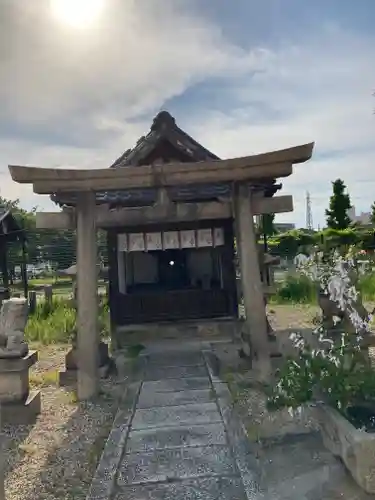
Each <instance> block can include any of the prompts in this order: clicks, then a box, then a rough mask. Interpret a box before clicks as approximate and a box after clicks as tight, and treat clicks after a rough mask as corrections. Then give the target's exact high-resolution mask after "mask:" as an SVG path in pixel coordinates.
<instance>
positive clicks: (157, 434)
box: [126, 423, 227, 453]
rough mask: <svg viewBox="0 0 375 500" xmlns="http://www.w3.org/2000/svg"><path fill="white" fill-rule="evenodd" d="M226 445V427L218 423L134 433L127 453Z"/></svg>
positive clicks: (128, 444) (128, 443)
mask: <svg viewBox="0 0 375 500" xmlns="http://www.w3.org/2000/svg"><path fill="white" fill-rule="evenodd" d="M226 444H227V441H226V435H225V429H224V425H223V424H222V423H216V424H207V425H194V426H189V427H172V428H171V427H167V428H163V429H150V430H144V431H132V432H131V433H130V435H129V437H128V441H127V445H126V451H127V453H134V452H148V451H151V450H155V449H163V448H179V447H184V446H209V445H223V446H224V445H226Z"/></svg>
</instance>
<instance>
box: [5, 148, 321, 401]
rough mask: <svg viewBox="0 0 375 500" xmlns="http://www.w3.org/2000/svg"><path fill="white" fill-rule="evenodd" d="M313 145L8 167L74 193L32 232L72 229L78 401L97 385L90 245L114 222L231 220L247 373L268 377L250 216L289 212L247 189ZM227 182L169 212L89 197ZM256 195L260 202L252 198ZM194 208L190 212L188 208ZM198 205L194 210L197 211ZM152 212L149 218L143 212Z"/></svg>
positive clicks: (36, 184)
mask: <svg viewBox="0 0 375 500" xmlns="http://www.w3.org/2000/svg"><path fill="white" fill-rule="evenodd" d="M313 147H314V143H310V144H305V145H301V146H297V147H292V148H289V149H284V150H279V151H273V152H269V153H264V154H260V155H253V156H245V157H239V158H232V159H228V160H214V161H202V162H194V163H168V164H163V165H160V164H158V165H145V166H136V167H132V166H127V167H126V168H106V169H95V170H76V169H65V168H52V169H51V168H39V167H27V166H16V165H10V166H9V171H10V174H11V176H12V179H13V180H14V181H15V182H18V183H23V184H32V185H33V190H34V193H37V194H54V193H64V192H70V193H75V195H76V199H77V203H76V208H75V212H72V211H70V212H60V213H54V214H52V213H49V214H46V213H40V214H37V225H38V227H44V228H46V227H54V228H69V227H76V229H77V286H78V296H77V302H78V319H77V327H78V335H77V350H78V385H77V392H78V398H79V399H81V400H82V399H88V398H91V397H93V396H95V395H96V394H97V391H98V386H99V377H98V362H97V355H98V353H97V341H98V325H97V267H96V258H97V247H96V245H97V244H96V228H97V227H109V226H111V225H115V224H116V223H118V222H119V219H121V220H122V222H123V221H124V220H126V221H127V223H129V220H130V221H132V220H133V223H137V220H141V219H142V218H143V217H145V212H147V211H148V212H149V215H148V216H149V217H153V218H154V219H160V220H163V221H164V220H166V218H168V217H175V218H177V219H178V220H181V218H182V217H189V213H194V218H197V217H198V218H220V217H222V216H223V214H226V216H227V217H228V216H231V217H233V218H234V219H235V226H236V238H237V245H238V249H239V256H240V266H241V279H242V290H243V295H244V305H245V311H246V322H247V326H248V331H249V332H250V333H251V339H252V347H253V348H254V350H255V352H256V360H255V369H256V371H257V373H258V374H259V378H260V379H262V380H264V379H267V378H268V377H269V375H270V373H271V363H270V358H269V346H268V336H267V318H266V312H265V305H264V296H263V287H262V283H261V278H260V269H259V262H258V252H257V241H256V234H255V230H254V220H253V216H254V215H255V214H259V213H277V212H288V211H291V210H293V202H292V198H291V197H290V196H280V197H275V198H269V199H267V198H264V197H263V198H262V194H263V193H257V192H255V190H254V189H252V185H253V186H255V185H256V184H257V183H259V182H263V181H265V180H272V179H276V178H279V177H287V176H289V175H291V174H292V172H293V164H297V163H303V162H305V161H307V160H309V159H310V158H311V156H312V151H313ZM213 181H214V182H216V183H217V182H226V183H228V182H230V183H232V186H233V189H232V197H231V200H230V202H229V203H228V202H224V203H220V202H203V203H196V204H188V203H181V204H177V205H174V207H172V208H173V209H172V210H171V207H170V206H169V205H168V206H165V205H163V203H161V204H160V205H158V206H155V207H154V208H152V209H150V208H145V207H143V208H140V209H123V210H120V211H118V212H113V211H111V210H110V209H109V208H108V207H96V192H103V191H111V190H121V189H129V188H144V187H153V188H158V189H159V190H160V192H161V196H160V199H163V196H162V193H163V192H165V188H168V187H171V186H182V185H187V184H205V183H209V182H213ZM259 194H260V195H261V197H259ZM188 205H194V207H193V208H194V210H192V211H191V207H189V206H188ZM198 205H199V206H198ZM151 212H152V213H151Z"/></svg>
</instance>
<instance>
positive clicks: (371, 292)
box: [358, 273, 375, 301]
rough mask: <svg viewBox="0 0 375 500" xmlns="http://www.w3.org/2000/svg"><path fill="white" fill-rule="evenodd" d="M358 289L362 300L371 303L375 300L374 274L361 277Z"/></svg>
mask: <svg viewBox="0 0 375 500" xmlns="http://www.w3.org/2000/svg"><path fill="white" fill-rule="evenodd" d="M358 288H359V290H360V291H361V293H362V297H363V299H364V300H369V301H372V300H374V299H375V274H374V273H369V274H366V275H364V276H362V277H361V279H360V280H359V283H358Z"/></svg>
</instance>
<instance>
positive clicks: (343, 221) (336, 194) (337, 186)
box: [326, 179, 352, 229]
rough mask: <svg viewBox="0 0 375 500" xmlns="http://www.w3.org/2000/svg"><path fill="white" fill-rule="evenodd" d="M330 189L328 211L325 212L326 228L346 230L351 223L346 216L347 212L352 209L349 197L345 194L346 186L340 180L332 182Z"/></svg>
mask: <svg viewBox="0 0 375 500" xmlns="http://www.w3.org/2000/svg"><path fill="white" fill-rule="evenodd" d="M332 188H333V194H332V196H331V198H330V200H329V209H328V210H326V216H327V226H328V227H329V228H330V229H347V228H348V227H349V226H350V223H351V220H350V217H349V215H348V210H349V209H350V208H352V205H351V203H350V196H349V194H348V193H346V192H345V190H346V186H345V184H344V182H343V181H342V180H341V179H336V180H335V181H334V182H332Z"/></svg>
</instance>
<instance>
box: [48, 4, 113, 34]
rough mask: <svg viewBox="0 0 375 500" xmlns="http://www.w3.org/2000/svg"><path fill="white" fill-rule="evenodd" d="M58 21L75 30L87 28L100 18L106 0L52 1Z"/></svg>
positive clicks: (53, 11) (52, 7)
mask: <svg viewBox="0 0 375 500" xmlns="http://www.w3.org/2000/svg"><path fill="white" fill-rule="evenodd" d="M50 5H51V10H52V13H53V15H54V16H55V17H56V19H57V20H58V21H59V22H61V23H63V24H66V25H69V26H71V27H73V28H87V27H89V26H91V25H92V24H93V23H94V22H95V21H96V20H97V18H98V17H99V15H100V13H101V11H102V9H103V7H104V0H50Z"/></svg>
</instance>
